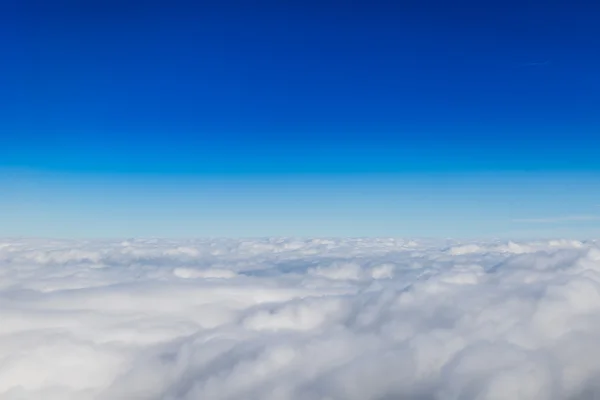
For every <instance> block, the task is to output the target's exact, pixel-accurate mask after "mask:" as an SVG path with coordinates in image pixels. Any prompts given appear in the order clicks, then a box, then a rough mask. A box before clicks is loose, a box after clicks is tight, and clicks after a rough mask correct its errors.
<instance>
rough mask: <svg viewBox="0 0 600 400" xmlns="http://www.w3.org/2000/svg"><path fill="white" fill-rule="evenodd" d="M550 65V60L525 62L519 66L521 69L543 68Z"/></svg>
mask: <svg viewBox="0 0 600 400" xmlns="http://www.w3.org/2000/svg"><path fill="white" fill-rule="evenodd" d="M550 64H551V62H550V60H546V61H534V62H526V63H522V64H521V66H522V67H543V66H546V65H550Z"/></svg>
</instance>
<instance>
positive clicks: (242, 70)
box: [0, 0, 600, 237]
mask: <svg viewBox="0 0 600 400" xmlns="http://www.w3.org/2000/svg"><path fill="white" fill-rule="evenodd" d="M344 3H345V4H342V3H336V2H332V1H325V2H319V3H312V2H287V3H286V4H285V5H282V4H281V3H279V4H277V3H276V2H272V3H268V2H258V3H256V2H254V3H252V4H250V2H220V5H214V4H211V5H208V4H207V3H205V2H195V3H194V4H192V2H183V1H171V2H159V1H148V2H137V1H124V2H117V1H95V0H94V1H88V2H75V1H70V0H62V1H58V2H38V1H29V0H25V1H20V2H5V3H3V5H2V7H3V8H4V9H3V10H1V11H2V13H0V15H1V16H0V46H1V48H2V49H3V62H2V63H0V85H1V86H2V87H3V90H2V91H1V92H0V135H1V136H0V139H1V142H0V184H1V186H0V221H2V223H1V224H0V235H4V236H12V235H24V236H40V235H41V236H257V235H258V236H265V235H302V236H347V235H351V236H377V235H392V236H396V235H399V236H483V235H485V236H494V235H499V236H520V235H531V236H536V235H537V236H540V235H542V236H565V235H566V236H578V237H582V236H594V235H597V234H599V233H600V223H599V222H600V221H597V220H596V215H600V208H598V205H599V204H600V197H599V196H598V194H599V193H598V192H599V189H598V187H599V185H598V183H599V182H598V180H599V178H600V174H599V172H600V158H598V157H597V153H598V150H597V149H599V148H600V135H599V134H598V133H599V127H600V113H599V112H598V110H599V109H600V90H599V89H600V75H599V74H598V72H597V71H599V70H600V53H599V51H598V49H599V48H600V26H598V24H597V18H596V16H597V15H598V14H599V13H600V5H594V4H592V3H593V2H586V3H587V4H583V5H581V4H577V3H574V2H563V4H560V3H554V4H552V5H545V6H543V7H540V6H539V5H536V4H534V3H527V2H510V1H508V2H506V1H505V2H502V3H496V2H469V1H463V2H460V1H459V2H441V1H439V2H436V1H429V2H419V3H417V2H394V3H395V4H391V3H390V2H378V1H375V2H372V1H371V2H366V1H365V2H361V1H358V2H352V3H349V2H344Z"/></svg>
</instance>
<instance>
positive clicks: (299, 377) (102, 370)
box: [0, 239, 600, 400]
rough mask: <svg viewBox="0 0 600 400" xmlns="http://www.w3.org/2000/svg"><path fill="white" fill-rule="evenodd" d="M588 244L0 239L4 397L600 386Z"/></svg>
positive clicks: (495, 395)
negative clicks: (0, 241) (599, 383)
mask: <svg viewBox="0 0 600 400" xmlns="http://www.w3.org/2000/svg"><path fill="white" fill-rule="evenodd" d="M599 336H600V244H599V243H598V242H595V241H587V242H581V241H571V240H554V241H531V242H499V241H498V242H478V243H475V242H466V243H463V242H458V241H440V242H435V241H430V242H425V241H404V240H400V239H346V240H334V239H328V240H325V239H312V240H292V239H264V240H245V241H241V240H225V239H223V240H213V241H208V240H207V241H194V240H189V241H167V240H165V241H162V240H129V241H127V242H116V241H115V242H110V241H91V242H78V241H50V240H37V241H36V240H6V241H4V242H3V243H0V399H2V400H4V399H11V400H12V399H41V398H43V399H60V400H64V399H67V400H70V399H78V400H79V399H84V400H85V399H99V400H108V399H111V400H112V399H152V400H154V399H168V400H175V399H182V400H192V399H208V400H212V399H214V400H221V399H222V400H228V399H244V400H246V399H249V400H253V399H256V400H259V399H260V400H313V399H332V400H333V399H335V400H337V399H340V400H341V399H344V400H369V399H373V400H387V399H393V398H394V399H395V398H403V399H419V400H421V399H439V400H455V399H489V400H492V399H494V400H495V399H510V400H513V399H527V400H531V399H540V400H542V399H543V400H548V399H557V400H562V399H587V398H595V397H597V396H600V386H599V385H598V384H597V382H598V380H599V378H600V349H598V346H597V338H598V337H599Z"/></svg>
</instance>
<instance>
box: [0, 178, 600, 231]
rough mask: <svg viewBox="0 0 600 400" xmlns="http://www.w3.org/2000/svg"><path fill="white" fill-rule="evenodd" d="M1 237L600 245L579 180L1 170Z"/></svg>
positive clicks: (596, 211) (590, 186) (599, 186)
mask: <svg viewBox="0 0 600 400" xmlns="http://www.w3.org/2000/svg"><path fill="white" fill-rule="evenodd" d="M0 187H2V188H3V189H2V191H1V192H2V193H0V221H2V224H0V236H5V237H8V236H38V237H63V238H124V237H167V238H169V237H171V238H176V237H225V236H227V237H256V236H261V237H264V236H297V237H311V236H317V237H333V236H353V237H361V236H371V237H372V236H393V237H455V238H473V239H475V238H482V237H483V238H506V239H509V238H514V239H518V238H536V237H538V238H545V237H548V238H550V237H570V238H578V239H582V238H592V237H596V236H598V235H600V207H599V205H600V201H598V199H600V178H599V177H597V176H596V175H595V174H583V173H579V174H573V173H556V172H554V173H531V172H530V173H522V172H513V173H501V174H498V173H490V172H488V173H485V172H483V173H462V174H457V173H437V174H434V173H428V174H422V173H417V174H404V175H402V174H388V175H385V174H376V175H373V174H362V175H358V174H356V175H351V176H346V177H340V176H339V175H330V176H327V175H325V174H320V175H294V176H289V175H288V176H279V177H273V176H262V177H258V176H255V177H247V176H243V177H240V176H238V177H235V176H211V177H196V176H179V177H175V176H172V175H167V176H164V175H163V176H161V175H127V176H125V175H121V174H117V175H114V174H90V173H85V174H81V173H39V172H32V171H28V172H24V171H15V170H12V171H8V170H4V171H3V172H2V173H0Z"/></svg>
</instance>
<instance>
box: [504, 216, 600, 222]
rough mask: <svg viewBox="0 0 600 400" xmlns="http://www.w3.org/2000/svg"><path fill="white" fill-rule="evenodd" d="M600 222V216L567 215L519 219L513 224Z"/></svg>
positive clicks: (514, 220)
mask: <svg viewBox="0 0 600 400" xmlns="http://www.w3.org/2000/svg"><path fill="white" fill-rule="evenodd" d="M586 221H600V215H565V216H558V217H547V218H517V219H513V222H525V223H539V224H554V223H560V222H586Z"/></svg>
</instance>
